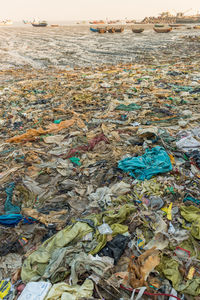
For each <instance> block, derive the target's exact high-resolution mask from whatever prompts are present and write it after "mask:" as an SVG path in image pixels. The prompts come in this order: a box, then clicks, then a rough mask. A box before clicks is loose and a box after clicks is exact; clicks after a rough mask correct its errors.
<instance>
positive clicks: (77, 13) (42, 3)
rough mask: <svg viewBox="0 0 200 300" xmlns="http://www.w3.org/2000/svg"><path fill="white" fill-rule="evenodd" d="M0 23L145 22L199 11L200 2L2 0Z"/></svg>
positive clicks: (184, 0) (193, 0) (171, 0)
mask: <svg viewBox="0 0 200 300" xmlns="http://www.w3.org/2000/svg"><path fill="white" fill-rule="evenodd" d="M0 4H1V5H0V7H1V10H0V20H3V19H11V20H13V21H21V20H22V19H29V20H32V19H33V18H35V17H37V18H39V19H45V20H49V21H50V20H60V21H71V20H96V19H106V18H108V19H125V18H128V19H137V20H139V19H142V18H144V17H145V16H155V15H158V14H159V13H160V12H162V11H169V12H171V13H173V14H175V13H176V12H180V11H181V12H185V11H187V10H190V11H188V12H187V13H186V15H189V14H194V13H196V12H197V11H198V12H200V0H190V1H188V0H166V1H163V0H0Z"/></svg>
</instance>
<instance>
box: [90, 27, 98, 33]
mask: <svg viewBox="0 0 200 300" xmlns="http://www.w3.org/2000/svg"><path fill="white" fill-rule="evenodd" d="M90 31H92V32H99V28H93V27H90Z"/></svg>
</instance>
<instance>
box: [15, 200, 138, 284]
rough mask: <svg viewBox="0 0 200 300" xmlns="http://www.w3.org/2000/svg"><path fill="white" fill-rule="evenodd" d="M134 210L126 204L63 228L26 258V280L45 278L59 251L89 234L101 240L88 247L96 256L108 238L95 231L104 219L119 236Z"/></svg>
mask: <svg viewBox="0 0 200 300" xmlns="http://www.w3.org/2000/svg"><path fill="white" fill-rule="evenodd" d="M133 211H135V207H134V206H132V205H124V206H122V207H121V208H120V210H119V212H118V213H115V212H114V211H113V210H110V211H106V212H104V213H101V214H99V215H91V216H88V217H87V218H86V219H83V221H79V222H76V223H74V224H73V225H69V226H67V227H66V228H64V229H63V230H61V231H59V232H58V233H57V234H56V235H54V236H52V237H51V238H50V239H48V240H47V241H45V242H44V243H43V244H42V245H41V246H40V247H39V248H38V249H37V250H36V251H35V252H33V253H32V254H31V255H30V256H29V257H28V258H27V259H26V260H25V261H24V264H23V266H22V272H21V277H22V280H23V281H24V282H27V281H30V280H32V281H37V280H39V279H40V278H42V276H43V275H44V274H45V272H46V270H47V269H48V266H50V265H51V264H52V263H53V261H54V259H53V257H54V255H55V253H56V251H58V250H59V249H63V248H66V249H64V250H66V251H67V247H68V246H69V247H71V246H72V245H73V247H75V246H76V245H77V243H78V242H80V241H81V240H82V238H83V237H84V236H86V235H87V234H88V233H91V232H93V233H94V236H93V240H92V242H94V241H95V240H96V241H97V243H98V245H97V246H96V245H94V246H93V245H92V246H91V247H89V248H90V249H88V253H91V254H93V255H94V254H96V253H98V252H99V251H100V250H101V249H102V248H103V247H104V246H105V245H106V243H107V237H106V235H101V234H100V233H99V232H98V230H96V231H95V232H94V228H96V227H97V226H99V225H101V224H102V223H103V221H104V222H105V223H107V224H109V226H110V227H111V229H112V231H113V233H112V236H116V235H117V234H119V233H120V234H123V233H125V232H126V231H128V227H127V226H126V225H122V224H120V223H123V222H124V221H125V220H126V219H127V217H128V216H129V215H130V214H131V213H132V212H133ZM84 220H85V222H84ZM88 220H91V221H93V224H94V226H93V227H91V226H90V225H88ZM74 222H75V221H74ZM79 252H80V250H79ZM61 272H62V270H61ZM57 273H59V272H57ZM48 276H49V275H48ZM58 276H59V275H58V274H57V277H58Z"/></svg>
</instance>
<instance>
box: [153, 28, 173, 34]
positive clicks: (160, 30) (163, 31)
mask: <svg viewBox="0 0 200 300" xmlns="http://www.w3.org/2000/svg"><path fill="white" fill-rule="evenodd" d="M153 30H154V31H155V32H157V33H167V32H170V31H172V27H162V28H156V27H153Z"/></svg>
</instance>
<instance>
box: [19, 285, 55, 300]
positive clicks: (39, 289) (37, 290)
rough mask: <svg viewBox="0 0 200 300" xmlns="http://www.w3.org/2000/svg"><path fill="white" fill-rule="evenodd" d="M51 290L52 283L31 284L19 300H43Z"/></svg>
mask: <svg viewBox="0 0 200 300" xmlns="http://www.w3.org/2000/svg"><path fill="white" fill-rule="evenodd" d="M50 288H51V283H49V282H44V281H39V282H29V283H28V284H27V285H26V287H25V289H24V290H23V292H22V293H21V295H20V296H19V298H18V300H27V299H28V300H36V299H37V300H43V299H44V298H45V296H46V295H47V293H48V291H49V289H50Z"/></svg>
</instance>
